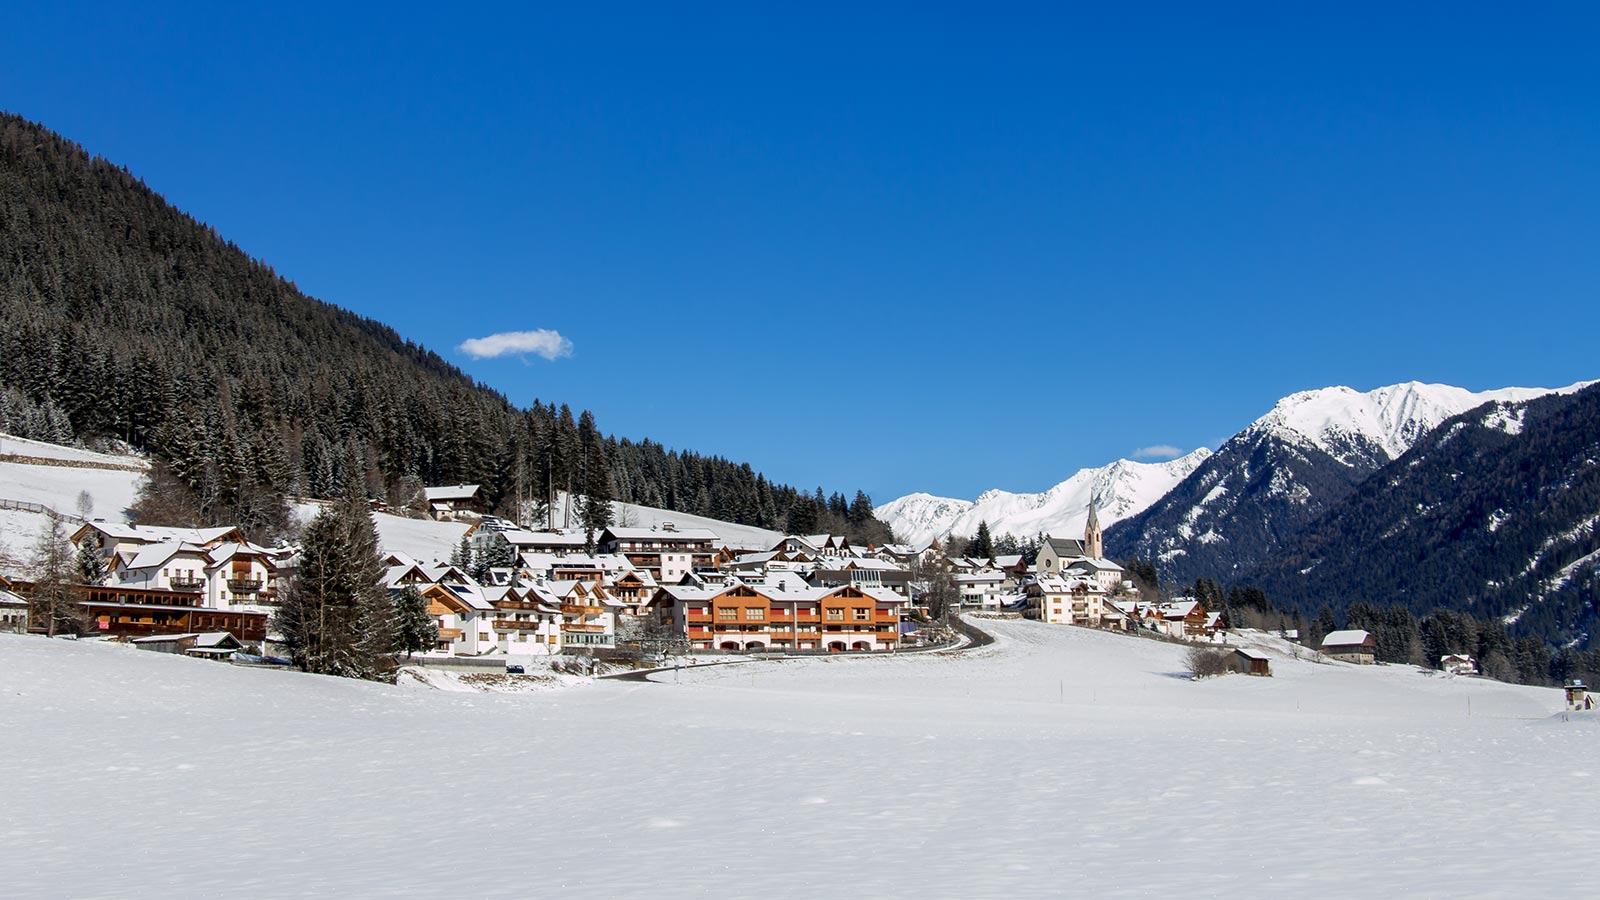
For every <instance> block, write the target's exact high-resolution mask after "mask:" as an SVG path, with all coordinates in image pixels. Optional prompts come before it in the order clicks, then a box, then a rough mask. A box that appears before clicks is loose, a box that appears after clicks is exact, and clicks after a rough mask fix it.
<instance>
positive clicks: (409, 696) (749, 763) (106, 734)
mask: <svg viewBox="0 0 1600 900" xmlns="http://www.w3.org/2000/svg"><path fill="white" fill-rule="evenodd" d="M983 626H984V627H985V628H987V629H990V630H992V631H993V632H995V633H996V634H997V636H998V637H999V641H998V643H996V644H995V645H993V646H990V647H986V648H982V649H980V650H976V651H971V652H968V653H963V654H954V655H951V654H927V655H909V654H908V655H903V656H898V657H892V658H891V657H876V658H862V657H856V658H837V657H835V658H822V659H808V660H797V661H784V662H770V663H765V662H764V663H753V664H744V665H735V666H725V667H713V668H704V667H702V668H700V669H698V670H692V671H685V672H684V673H683V674H682V675H681V676H678V678H677V683H673V682H674V677H673V676H672V675H670V674H668V675H666V676H664V680H665V681H667V682H668V683H665V684H640V683H632V682H618V681H600V682H596V683H593V684H589V685H586V686H581V687H574V688H572V689H570V690H558V691H545V692H535V693H525V694H478V693H453V692H444V691H433V690H429V689H427V688H426V687H423V686H421V685H418V684H414V683H413V684H411V685H409V686H405V687H388V686H382V685H373V684H361V683H354V682H347V681H338V680H333V679H326V678H318V677H312V676H305V675H299V674H294V673H286V672H277V671H255V670H244V669H237V668H231V667H228V666H225V665H222V664H217V663H208V662H202V661H196V660H188V659H182V658H177V657H169V656H163V655H158V654H149V653H140V652H137V651H132V650H128V649H125V648H117V647H111V646H104V645H92V644H89V643H83V644H72V643H68V642H54V643H52V642H49V641H47V640H44V639H42V638H24V637H15V636H4V635H0V685H3V686H4V690H3V691H0V721H3V722H5V723H6V725H7V727H6V728H4V729H0V759H4V760H5V761H6V764H7V765H6V770H7V774H6V778H5V786H4V791H3V800H0V862H3V863H5V865H4V866H3V871H5V873H6V875H5V880H6V884H5V894H6V895H7V896H10V897H126V896H163V897H200V896H212V897H214V896H225V897H226V896H232V897H247V896H248V897H263V896H268V897H282V896H350V897H356V896H359V897H373V896H406V897H513V896H515V897H522V896H535V895H541V894H551V893H559V894H561V895H563V896H584V897H616V896H652V897H679V896H718V897H744V896H752V895H760V896H767V897H777V898H782V897H815V896H819V895H833V896H919V897H958V896H959V897H997V896H1013V897H1032V896H1063V895H1068V894H1070V895H1075V896H1085V897H1090V896H1094V897H1119V896H1127V897H1179V896H1223V895H1230V896H1241V895H1248V896H1266V897H1288V896H1294V897H1346V896H1347V897H1357V896H1360V897H1372V896H1382V897H1444V896H1451V897H1465V896H1471V897H1579V896H1591V895H1593V894H1594V893H1595V890H1596V889H1597V888H1600V875H1597V874H1596V873H1595V871H1594V867H1593V864H1592V859H1593V848H1594V847H1595V846H1596V845H1597V843H1600V825H1597V824H1596V820H1595V817H1594V815H1593V812H1594V808H1595V805H1594V799H1593V791H1594V788H1595V785H1596V783H1597V782H1596V777H1597V776H1600V728H1597V727H1595V726H1596V723H1595V722H1594V721H1572V722H1562V721H1559V719H1556V720H1552V718H1551V714H1552V713H1555V712H1556V711H1557V710H1559V708H1560V706H1561V701H1560V695H1559V693H1558V692H1556V691H1553V690H1548V689H1534V688H1520V687H1511V686H1506V685H1500V684H1496V683H1493V682H1486V681H1478V680H1469V679H1448V678H1444V677H1428V676H1424V675H1421V674H1418V673H1416V672H1415V671H1412V670H1407V669H1403V668H1399V667H1379V668H1356V667H1351V666H1343V665H1315V664H1312V663H1306V662H1294V661H1290V660H1282V659H1280V660H1275V661H1274V668H1275V670H1276V675H1275V677H1273V678H1246V677H1244V676H1230V677H1227V678H1223V679H1219V680H1213V681H1207V682H1199V683H1196V682H1191V681H1188V680H1185V679H1183V678H1182V677H1180V676H1179V670H1180V668H1181V657H1182V653H1183V648H1182V647H1177V646H1173V645H1168V644H1162V643H1157V642H1154V641H1143V640H1136V639H1132V638H1123V637H1117V636H1112V635H1104V634H1099V633H1094V632H1089V631H1084V630H1079V629H1072V628H1065V627H1060V626H1054V627H1052V626H1044V625H1040V624H1037V623H1032V622H1020V621H1018V622H1001V621H995V622H984V623H983ZM1469 711H1470V715H1469Z"/></svg>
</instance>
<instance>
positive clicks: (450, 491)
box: [422, 484, 479, 502]
mask: <svg viewBox="0 0 1600 900" xmlns="http://www.w3.org/2000/svg"><path fill="white" fill-rule="evenodd" d="M478 488H479V485H476V484H446V485H440V486H439V487H431V488H423V490H422V493H423V495H424V496H425V497H427V498H428V500H429V502H434V501H438V500H470V499H472V498H473V497H475V496H477V494H478Z"/></svg>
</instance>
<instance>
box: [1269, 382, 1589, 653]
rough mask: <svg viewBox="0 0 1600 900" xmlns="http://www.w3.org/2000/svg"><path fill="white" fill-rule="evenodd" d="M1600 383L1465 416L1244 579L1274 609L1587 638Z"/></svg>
mask: <svg viewBox="0 0 1600 900" xmlns="http://www.w3.org/2000/svg"><path fill="white" fill-rule="evenodd" d="M1597 563H1600V385H1595V386H1591V387H1588V388H1586V389H1584V390H1582V391H1579V392H1577V393H1573V394H1552V395H1548V396H1545V397H1540V398H1537V399H1534V400H1528V401H1524V402H1503V401H1500V402H1491V403H1489V404H1486V405H1484V406H1481V407H1479V408H1477V409H1473V410H1471V411H1469V412H1467V413H1464V414H1462V415H1460V416H1457V417H1455V418H1453V419H1450V420H1448V421H1447V422H1445V423H1443V424H1442V425H1440V426H1439V427H1438V428H1436V429H1434V430H1433V431H1431V432H1429V433H1428V434H1426V435H1425V436H1423V437H1422V438H1421V439H1420V440H1419V441H1417V442H1416V443H1415V444H1414V445H1413V446H1412V447H1411V449H1410V450H1409V451H1408V452H1406V453H1405V454H1404V455H1403V456H1401V457H1400V458H1399V459H1396V460H1395V461H1394V462H1392V463H1390V464H1389V465H1387V466H1385V467H1383V468H1382V469H1380V470H1378V471H1377V472H1376V473H1374V474H1373V475H1371V476H1370V477H1368V478H1367V479H1366V480H1365V481H1364V482H1362V483H1361V484H1360V485H1359V486H1358V487H1356V488H1355V489H1354V490H1353V491H1352V492H1350V494H1349V495H1348V496H1347V497H1345V498H1343V499H1342V500H1340V501H1339V502H1337V503H1334V504H1332V505H1331V506H1330V508H1329V509H1328V511H1327V512H1326V513H1325V514H1324V515H1323V516H1321V517H1319V518H1318V519H1317V520H1315V521H1314V522H1312V523H1310V524H1308V525H1307V526H1306V527H1305V528H1304V529H1302V530H1301V531H1300V532H1299V533H1298V534H1296V535H1294V536H1292V537H1290V538H1289V539H1287V540H1285V541H1284V542H1283V543H1282V545H1281V547H1280V548H1279V550H1278V552H1277V553H1276V554H1275V555H1273V557H1272V558H1271V559H1269V560H1268V561H1266V562H1264V563H1262V564H1260V565H1259V566H1257V567H1256V568H1254V569H1253V570H1252V571H1250V572H1247V573H1245V574H1244V575H1243V576H1242V578H1241V579H1240V580H1241V581H1245V582H1251V583H1255V584H1258V585H1259V586H1261V587H1262V588H1263V589H1265V590H1266V591H1267V593H1268V595H1269V596H1270V597H1272V599H1273V600H1274V601H1276V602H1278V603H1279V604H1283V605H1288V606H1292V607H1298V608H1300V609H1303V610H1307V611H1310V610H1314V609H1316V608H1318V607H1320V606H1324V605H1326V606H1329V607H1330V608H1332V609H1335V610H1338V609H1340V608H1342V607H1344V606H1347V605H1349V604H1350V603H1352V602H1355V601H1364V602H1367V603H1372V604H1379V605H1401V606H1405V607H1408V608H1409V609H1411V610H1412V611H1414V612H1418V613H1423V612H1427V611H1429V610H1431V609H1434V608H1445V609H1456V610H1464V611H1467V612H1471V613H1473V614H1474V615H1476V616H1478V617H1480V618H1488V617H1502V616H1504V617H1510V618H1512V619H1513V632H1514V633H1523V634H1532V635H1535V636H1538V637H1541V638H1544V639H1546V640H1549V641H1552V642H1555V643H1558V644H1559V643H1565V642H1567V641H1572V640H1578V641H1592V640H1593V636H1594V635H1595V634H1596V620H1597V618H1600V609H1597V607H1600V574H1597V568H1600V566H1597Z"/></svg>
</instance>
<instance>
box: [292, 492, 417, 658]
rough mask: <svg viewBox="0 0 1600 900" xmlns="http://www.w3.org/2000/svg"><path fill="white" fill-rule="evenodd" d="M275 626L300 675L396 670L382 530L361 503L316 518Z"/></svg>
mask: <svg viewBox="0 0 1600 900" xmlns="http://www.w3.org/2000/svg"><path fill="white" fill-rule="evenodd" d="M301 544H302V546H301V554H300V564H299V566H298V567H297V568H296V570H295V575H294V578H293V579H292V580H291V582H290V584H289V588H288V590H287V591H286V592H285V594H284V596H283V599H282V602H281V603H280V605H279V607H278V610H277V613H276V615H275V617H274V621H273V624H274V626H275V627H276V629H277V630H278V631H279V632H280V633H281V634H282V635H283V637H284V644H285V646H286V647H287V649H288V651H289V656H290V658H291V659H293V660H294V663H295V665H296V666H298V667H299V668H300V669H301V670H302V671H306V672H314V673H318V674H323V675H338V676H342V677H346V678H364V679H369V680H374V681H385V680H390V679H392V677H393V668H394V659H393V653H394V637H395V624H394V619H395V610H394V603H393V601H392V600H390V598H389V595H388V591H387V590H385V589H384V587H383V585H382V584H381V579H382V577H383V563H382V559H381V557H380V556H379V553H378V535H377V529H376V528H375V527H374V526H373V524H372V515H371V513H370V512H368V510H367V508H366V505H365V503H363V502H362V501H361V499H360V498H359V497H356V496H352V495H347V496H346V497H345V498H344V499H343V500H341V501H340V502H338V503H336V504H334V505H333V506H330V507H328V508H326V509H324V510H322V511H321V512H319V513H318V514H317V516H316V518H314V519H312V521H311V524H310V525H308V526H307V527H306V530H305V533H304V535H303V536H302V540H301Z"/></svg>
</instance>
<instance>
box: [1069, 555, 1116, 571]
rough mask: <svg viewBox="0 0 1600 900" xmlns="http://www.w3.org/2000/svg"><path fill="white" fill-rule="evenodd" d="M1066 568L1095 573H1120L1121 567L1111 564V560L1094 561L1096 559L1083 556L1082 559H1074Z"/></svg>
mask: <svg viewBox="0 0 1600 900" xmlns="http://www.w3.org/2000/svg"><path fill="white" fill-rule="evenodd" d="M1067 568H1069V569H1086V570H1093V571H1096V572H1121V571H1122V567H1121V566H1119V565H1117V564H1116V563H1114V562H1112V561H1111V560H1109V559H1096V558H1094V557H1092V556H1085V557H1083V558H1082V559H1075V560H1073V561H1072V562H1071V563H1069V564H1068V565H1067Z"/></svg>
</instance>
